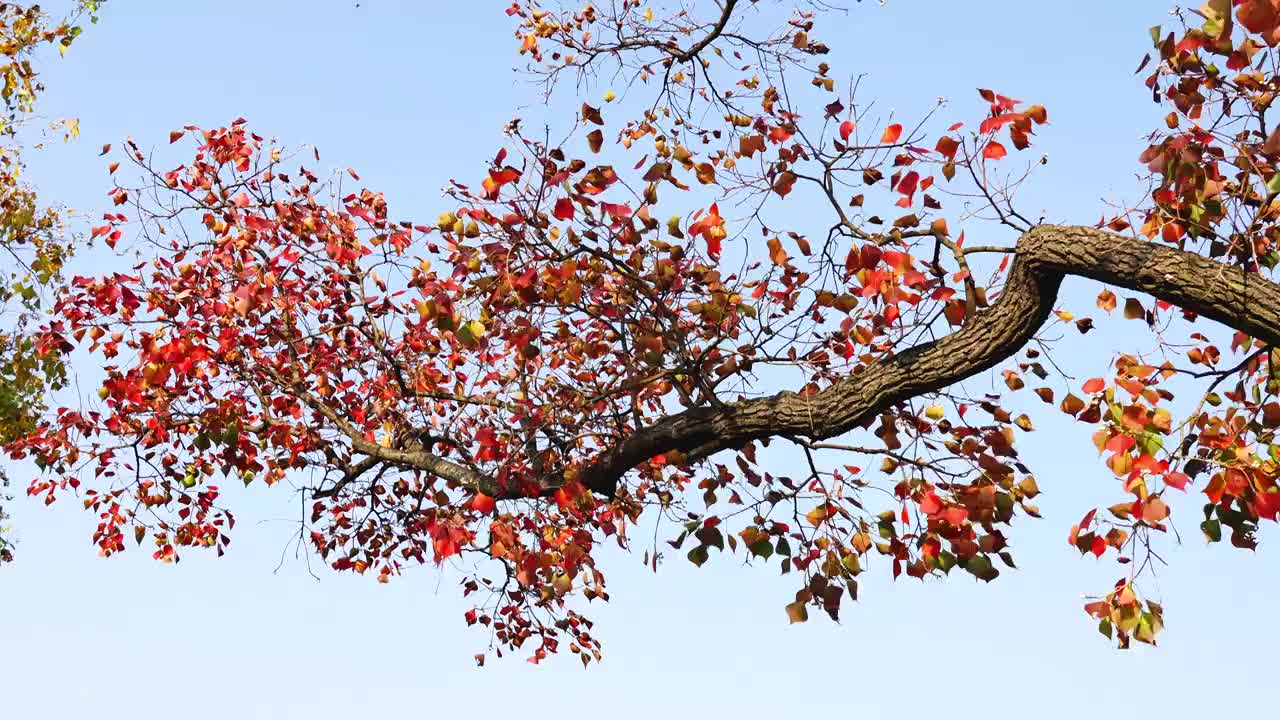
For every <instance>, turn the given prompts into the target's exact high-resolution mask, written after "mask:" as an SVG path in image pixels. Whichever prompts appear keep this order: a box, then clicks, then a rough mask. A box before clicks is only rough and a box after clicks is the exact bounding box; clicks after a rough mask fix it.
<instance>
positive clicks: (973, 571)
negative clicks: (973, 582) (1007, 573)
mask: <svg viewBox="0 0 1280 720" xmlns="http://www.w3.org/2000/svg"><path fill="white" fill-rule="evenodd" d="M964 569H965V570H968V571H969V574H970V575H973V576H974V577H976V578H978V579H979V580H981V581H983V582H991V581H992V580H995V579H996V578H997V577H1000V571H999V570H997V569H996V568H995V566H994V565H992V564H991V558H989V557H987V556H986V555H974V556H973V557H971V558H969V559H968V560H966V561H965V562H964Z"/></svg>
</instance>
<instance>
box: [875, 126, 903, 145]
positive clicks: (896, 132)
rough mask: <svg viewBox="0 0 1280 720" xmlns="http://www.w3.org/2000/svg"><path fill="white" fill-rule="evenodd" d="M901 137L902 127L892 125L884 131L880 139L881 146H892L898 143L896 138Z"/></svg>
mask: <svg viewBox="0 0 1280 720" xmlns="http://www.w3.org/2000/svg"><path fill="white" fill-rule="evenodd" d="M900 137H902V126H901V125H899V124H898V123H894V124H892V125H890V126H889V127H887V128H885V129H884V135H883V136H882V137H881V138H880V143H881V144H882V145H892V144H894V143H896V142H898V138H900Z"/></svg>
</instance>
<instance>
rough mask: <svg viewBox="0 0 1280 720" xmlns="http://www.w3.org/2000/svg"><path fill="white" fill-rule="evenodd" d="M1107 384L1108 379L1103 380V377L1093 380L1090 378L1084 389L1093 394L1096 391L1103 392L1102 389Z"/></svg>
mask: <svg viewBox="0 0 1280 720" xmlns="http://www.w3.org/2000/svg"><path fill="white" fill-rule="evenodd" d="M1106 386H1107V381H1105V380H1103V379H1102V378H1093V379H1092V380H1089V381H1088V382H1086V383H1085V384H1084V387H1083V388H1082V389H1083V390H1084V391H1085V392H1087V393H1089V394H1090V395H1092V394H1094V393H1096V392H1102V389H1103V388H1105V387H1106Z"/></svg>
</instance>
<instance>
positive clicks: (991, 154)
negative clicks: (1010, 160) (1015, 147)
mask: <svg viewBox="0 0 1280 720" xmlns="http://www.w3.org/2000/svg"><path fill="white" fill-rule="evenodd" d="M1008 154H1009V151H1008V150H1005V149H1004V146H1003V145H1001V144H1000V143H998V142H996V141H995V140H992V141H991V142H989V143H987V146H986V147H985V148H983V150H982V157H984V158H986V159H988V160H999V159H1000V158H1002V157H1004V156H1005V155H1008Z"/></svg>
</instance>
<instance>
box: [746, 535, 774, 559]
mask: <svg viewBox="0 0 1280 720" xmlns="http://www.w3.org/2000/svg"><path fill="white" fill-rule="evenodd" d="M749 549H750V550H751V554H752V555H758V556H760V557H762V558H764V559H765V560H768V559H769V558H770V557H771V556H772V555H773V544H772V543H770V542H769V539H768V538H764V539H763V540H757V541H756V542H755V543H754V544H753V545H752V546H751V547H750V548H749Z"/></svg>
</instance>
